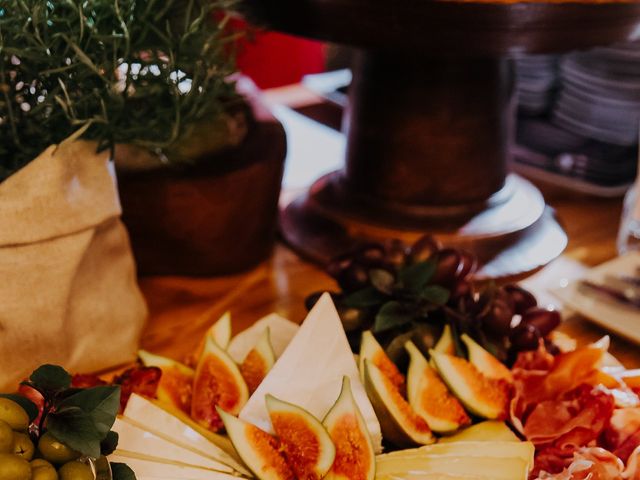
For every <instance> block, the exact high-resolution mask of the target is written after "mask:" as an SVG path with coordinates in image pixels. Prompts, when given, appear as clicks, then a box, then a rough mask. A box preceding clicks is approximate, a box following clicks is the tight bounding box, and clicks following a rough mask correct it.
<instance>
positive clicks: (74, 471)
mask: <svg viewBox="0 0 640 480" xmlns="http://www.w3.org/2000/svg"><path fill="white" fill-rule="evenodd" d="M58 474H59V475H60V480H94V478H93V470H91V467H90V466H89V465H86V464H84V463H81V462H68V463H65V464H64V465H63V466H62V467H60V470H58Z"/></svg>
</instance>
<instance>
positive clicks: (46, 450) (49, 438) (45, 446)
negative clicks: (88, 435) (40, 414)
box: [38, 432, 80, 464]
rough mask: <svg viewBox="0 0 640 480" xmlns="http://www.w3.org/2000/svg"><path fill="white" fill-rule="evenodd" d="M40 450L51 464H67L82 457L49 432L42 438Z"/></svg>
mask: <svg viewBox="0 0 640 480" xmlns="http://www.w3.org/2000/svg"><path fill="white" fill-rule="evenodd" d="M38 450H39V451H40V454H41V455H42V457H43V458H44V459H45V460H48V461H49V462H51V463H58V464H60V463H66V462H70V461H71V460H75V459H76V458H79V457H80V454H79V453H78V452H76V451H75V450H72V449H71V448H69V447H67V446H66V445H65V444H64V443H60V442H59V441H57V440H56V439H55V438H54V437H53V435H51V434H50V433H49V432H47V433H45V434H44V435H42V436H41V437H40V440H39V441H38Z"/></svg>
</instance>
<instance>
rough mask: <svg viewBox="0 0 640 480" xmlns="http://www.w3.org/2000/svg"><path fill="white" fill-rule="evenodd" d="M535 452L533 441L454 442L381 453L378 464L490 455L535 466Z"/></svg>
mask: <svg viewBox="0 0 640 480" xmlns="http://www.w3.org/2000/svg"><path fill="white" fill-rule="evenodd" d="M534 454H535V447H534V445H533V443H531V442H452V443H438V444H435V445H427V446H424V447H420V448H412V449H409V450H399V451H396V452H391V453H387V454H384V455H379V456H378V457H377V459H376V462H377V464H383V463H385V462H395V461H397V460H399V459H404V460H408V461H413V460H420V459H421V458H424V457H429V458H430V457H432V456H442V457H444V456H451V457H469V458H472V457H488V458H493V459H502V458H519V459H520V460H522V461H524V462H525V463H526V464H527V465H528V467H529V468H530V467H532V466H533V456H534Z"/></svg>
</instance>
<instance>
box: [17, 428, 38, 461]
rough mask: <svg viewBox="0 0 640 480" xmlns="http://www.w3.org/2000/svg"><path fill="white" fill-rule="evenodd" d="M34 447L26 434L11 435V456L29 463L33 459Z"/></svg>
mask: <svg viewBox="0 0 640 480" xmlns="http://www.w3.org/2000/svg"><path fill="white" fill-rule="evenodd" d="M34 453H35V447H34V446H33V442H32V441H31V439H30V438H29V435H27V434H26V433H21V432H16V433H15V434H14V435H13V454H14V455H17V456H19V457H21V458H24V459H25V460H27V461H29V460H31V459H32V458H33V454H34Z"/></svg>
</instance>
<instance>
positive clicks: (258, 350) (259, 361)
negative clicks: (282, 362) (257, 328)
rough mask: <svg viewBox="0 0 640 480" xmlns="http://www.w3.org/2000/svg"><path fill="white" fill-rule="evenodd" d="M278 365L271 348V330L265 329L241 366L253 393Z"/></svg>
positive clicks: (241, 371)
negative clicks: (275, 365) (274, 366)
mask: <svg viewBox="0 0 640 480" xmlns="http://www.w3.org/2000/svg"><path fill="white" fill-rule="evenodd" d="M275 363H276V354H275V353H274V351H273V347H272V346H271V335H270V330H269V328H268V327H267V328H265V330H264V332H263V333H262V335H261V336H260V339H259V340H258V342H257V343H256V345H255V346H254V347H253V349H252V350H251V351H250V352H249V353H248V354H247V356H246V357H245V358H244V360H243V361H242V363H241V364H240V373H241V374H242V377H243V378H244V381H245V382H246V383H247V387H248V388H249V393H253V392H255V391H256V389H257V388H258V385H260V383H262V380H264V377H266V376H267V373H269V370H271V368H272V367H273V365H274V364H275Z"/></svg>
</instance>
